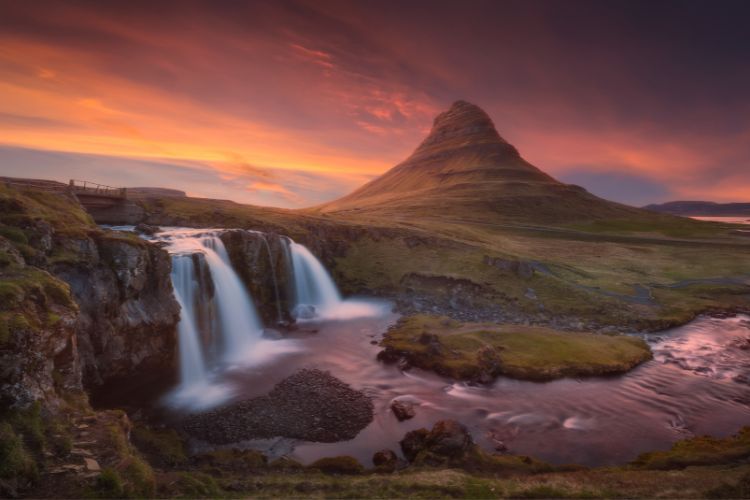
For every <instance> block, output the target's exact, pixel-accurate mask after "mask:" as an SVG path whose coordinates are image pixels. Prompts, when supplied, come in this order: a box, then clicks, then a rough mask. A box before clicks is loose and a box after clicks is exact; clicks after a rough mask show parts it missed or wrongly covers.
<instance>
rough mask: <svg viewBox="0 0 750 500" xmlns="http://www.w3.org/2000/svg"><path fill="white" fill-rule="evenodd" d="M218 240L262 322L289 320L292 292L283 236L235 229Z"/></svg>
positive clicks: (272, 322) (270, 323) (226, 232)
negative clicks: (221, 243)
mask: <svg viewBox="0 0 750 500" xmlns="http://www.w3.org/2000/svg"><path fill="white" fill-rule="evenodd" d="M221 240H222V242H223V243H224V246H225V247H226V249H227V253H228V254H229V258H230V260H231V261H232V267H233V268H234V269H235V270H236V271H237V273H238V274H239V275H240V278H241V279H242V281H243V282H244V283H245V286H246V287H247V289H248V291H249V292H250V295H251V296H252V297H253V299H254V300H255V306H256V307H257V309H258V312H259V313H260V315H261V317H262V319H263V323H264V324H266V325H272V324H276V323H277V322H288V321H290V320H291V317H290V316H289V311H290V310H291V307H290V304H291V302H292V301H293V300H294V295H293V294H294V289H293V281H292V276H291V275H290V269H289V262H288V259H287V256H286V250H285V243H284V241H283V237H281V236H279V235H277V234H273V233H259V232H255V231H245V230H241V229H237V230H231V231H225V232H224V233H222V234H221Z"/></svg>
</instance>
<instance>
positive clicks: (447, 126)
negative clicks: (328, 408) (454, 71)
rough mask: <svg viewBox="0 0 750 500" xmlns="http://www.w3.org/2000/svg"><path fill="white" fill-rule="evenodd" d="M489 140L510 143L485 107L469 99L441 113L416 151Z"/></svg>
mask: <svg viewBox="0 0 750 500" xmlns="http://www.w3.org/2000/svg"><path fill="white" fill-rule="evenodd" d="M488 142H490V143H503V144H507V143H506V141H505V140H504V139H503V138H502V137H500V134H498V133H497V130H495V124H494V123H493V122H492V119H491V118H490V117H489V115H488V114H487V113H485V111H484V110H483V109H482V108H480V107H479V106H477V105H475V104H471V103H469V102H466V101H456V102H454V103H453V104H452V105H451V107H450V108H449V109H448V110H447V111H444V112H442V113H440V114H439V115H437V117H436V118H435V121H434V122H433V124H432V130H430V134H429V135H428V136H427V138H426V139H425V140H424V141H422V144H420V146H419V147H418V148H417V151H416V152H415V153H419V154H421V153H425V152H428V151H433V150H435V149H442V148H443V147H455V146H457V145H461V144H466V143H488Z"/></svg>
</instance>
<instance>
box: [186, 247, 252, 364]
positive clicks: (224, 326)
mask: <svg viewBox="0 0 750 500" xmlns="http://www.w3.org/2000/svg"><path fill="white" fill-rule="evenodd" d="M201 244H202V246H203V252H204V253H205V256H206V262H207V264H208V268H209V269H210V271H211V277H212V278H213V280H214V285H215V292H214V293H215V300H216V307H217V309H218V312H219V330H220V338H221V340H222V343H223V345H222V351H223V353H224V357H225V358H226V359H228V360H232V361H239V360H241V358H242V356H243V354H246V353H247V351H248V348H250V347H252V345H253V344H254V343H255V342H257V341H258V340H259V339H260V337H261V334H262V333H263V327H262V325H261V323H260V320H259V319H258V313H257V312H256V310H255V306H254V305H253V303H252V301H251V300H250V296H249V295H248V293H247V291H246V290H245V286H244V285H243V284H242V281H240V278H239V276H237V273H236V272H235V271H234V269H233V268H232V264H231V263H230V261H229V255H228V254H227V250H226V248H225V247H224V243H223V242H222V241H221V239H220V238H219V237H218V236H217V235H215V234H212V235H208V236H205V237H203V238H202V239H201Z"/></svg>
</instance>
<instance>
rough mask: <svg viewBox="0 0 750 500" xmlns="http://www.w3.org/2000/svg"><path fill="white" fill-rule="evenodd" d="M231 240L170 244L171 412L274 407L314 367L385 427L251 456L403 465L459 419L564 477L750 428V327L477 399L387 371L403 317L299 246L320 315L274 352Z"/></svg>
mask: <svg viewBox="0 0 750 500" xmlns="http://www.w3.org/2000/svg"><path fill="white" fill-rule="evenodd" d="M218 234H219V233H218V232H217V231H210V230H185V229H174V230H168V231H165V232H164V233H160V234H159V235H158V236H157V239H160V240H162V241H165V242H167V244H168V246H167V250H168V251H169V252H170V253H171V254H172V255H173V263H174V264H173V275H172V279H173V283H174V287H175V293H176V297H177V300H178V301H179V302H180V304H181V306H182V307H183V313H182V315H181V321H180V324H179V336H180V361H181V383H180V386H179V387H178V388H176V390H174V391H173V392H171V393H170V394H169V395H168V397H167V401H168V402H169V403H170V405H171V408H172V410H170V411H171V412H173V413H174V414H176V415H181V414H183V413H184V412H185V411H194V410H196V409H203V408H209V407H211V406H215V405H217V404H221V403H225V402H229V401H234V400H240V399H244V398H249V397H256V396H260V395H263V394H266V393H267V392H268V391H270V390H271V389H272V388H273V386H274V385H275V384H277V383H278V382H280V381H281V380H283V379H284V378H285V377H287V376H289V375H291V374H293V373H295V372H297V371H298V370H300V369H302V368H318V369H322V370H328V371H330V372H331V374H333V375H334V376H336V377H338V378H340V379H341V380H343V381H345V382H347V383H349V384H351V385H352V386H353V387H354V388H356V389H360V390H363V391H365V392H366V393H367V394H369V395H370V396H371V397H372V398H373V402H374V405H375V418H374V420H373V422H372V423H371V424H370V425H369V426H368V427H367V428H365V429H364V430H363V431H362V432H361V433H360V434H359V435H358V436H357V437H356V438H355V439H353V440H351V441H347V442H342V443H327V444H321V443H308V442H294V441H291V440H286V439H280V438H279V439H276V440H265V441H264V442H262V443H261V442H258V443H244V445H246V446H257V447H260V448H261V449H263V450H264V451H265V452H268V453H270V454H272V455H273V454H274V453H286V452H289V453H291V454H292V456H293V457H295V458H297V459H298V460H300V461H302V462H305V463H309V462H311V461H313V460H316V459H318V458H321V457H324V456H333V455H342V454H345V455H352V456H355V457H356V458H358V459H359V460H360V461H361V462H362V463H363V464H366V465H369V464H370V463H371V462H370V460H371V457H372V454H373V453H374V452H375V451H378V450H380V449H383V448H390V449H392V450H394V451H397V452H398V451H399V444H398V442H399V440H400V439H402V438H403V436H404V434H405V433H406V432H408V431H410V430H413V429H416V428H419V427H427V428H429V427H431V426H432V425H433V424H434V423H435V422H436V421H438V420H441V419H447V418H450V419H455V420H458V421H460V422H462V423H464V424H465V425H467V426H468V427H469V429H470V431H471V433H472V435H473V437H474V439H475V441H476V442H477V443H479V445H480V446H482V447H484V448H485V449H487V450H489V451H492V450H494V449H496V448H503V449H507V450H508V452H510V453H514V454H521V455H530V456H534V457H536V458H539V459H541V460H545V461H548V462H551V463H556V464H562V463H579V464H583V465H608V464H622V463H626V462H628V461H630V460H632V459H634V458H635V457H636V456H637V455H638V454H640V453H642V452H645V451H650V450H655V449H667V448H669V447H670V446H671V445H672V444H673V443H674V442H675V441H677V440H679V439H683V438H686V437H690V436H694V435H702V434H710V435H714V436H727V435H729V434H732V433H734V432H736V431H737V430H738V429H739V428H740V427H742V426H744V425H750V317H747V316H737V317H735V318H728V319H716V318H709V317H704V318H699V319H698V320H696V321H694V322H692V323H690V324H688V325H685V326H683V327H680V328H675V329H673V330H670V331H667V332H662V333H659V334H653V335H649V336H647V341H648V342H649V343H650V344H651V346H652V350H653V352H654V360H652V361H649V362H647V363H644V364H643V365H641V366H640V367H638V368H636V369H635V370H632V371H631V372H629V373H627V374H625V375H622V376H616V377H607V378H590V379H583V380H577V379H562V380H557V381H553V382H547V383H533V382H524V381H518V380H512V379H508V378H502V377H501V378H499V379H498V380H496V381H495V382H494V383H493V384H491V385H488V386H476V385H470V384H466V383H460V382H454V381H451V380H448V379H445V378H442V377H439V376H437V375H435V374H432V373H428V372H423V371H420V370H417V369H414V370H411V371H407V372H402V371H400V370H399V369H398V368H397V367H396V366H392V365H383V364H381V363H379V362H378V361H377V360H376V355H377V353H378V351H379V350H380V348H379V347H378V346H377V345H373V343H372V342H377V341H378V340H379V339H380V338H381V337H382V335H383V333H384V332H385V331H386V330H387V328H388V327H389V326H390V325H391V324H393V322H395V321H396V320H397V316H396V315H395V314H393V313H391V312H390V305H389V304H388V303H385V302H383V301H373V300H370V301H366V300H356V301H353V300H343V299H342V298H341V296H340V294H339V292H338V290H337V289H336V286H335V284H334V283H333V281H332V279H331V277H330V275H329V274H328V272H327V271H326V270H325V268H324V267H323V266H322V264H321V263H320V262H319V261H318V260H317V259H316V258H315V257H314V256H313V255H312V253H310V252H309V250H308V249H307V248H305V247H304V246H302V245H298V244H296V243H293V242H291V243H290V245H289V248H288V250H289V253H288V256H289V257H291V261H292V264H293V265H292V271H293V273H294V276H293V278H294V282H295V285H296V304H295V306H296V307H300V306H309V307H312V308H313V309H312V311H313V314H311V315H310V316H309V317H307V318H306V319H305V321H304V322H302V323H301V326H300V327H299V328H297V329H296V330H294V331H291V332H288V338H287V339H285V340H278V341H271V340H267V339H264V338H263V337H262V330H261V327H260V322H259V321H258V318H257V315H256V314H255V309H254V307H253V304H252V301H251V298H250V297H249V296H248V295H247V293H246V291H245V289H244V287H243V286H242V283H241V282H240V281H239V279H238V278H237V275H236V273H234V271H233V269H232V268H231V265H230V264H229V260H228V258H227V255H226V250H225V249H224V247H223V244H221V240H220V239H219V238H218ZM195 254H200V255H201V256H202V259H204V261H205V265H206V266H207V268H208V271H209V272H210V275H211V277H212V279H213V281H214V283H215V285H216V286H215V292H214V293H215V295H214V297H213V299H211V298H209V297H207V296H206V295H205V290H204V289H203V288H202V287H200V286H199V285H198V283H199V281H200V276H201V275H202V273H203V271H204V270H203V269H202V268H201V267H200V265H199V266H196V262H201V259H196V258H194V257H193V256H194V255H195ZM211 304H213V305H214V306H215V309H216V314H215V315H212V310H211V308H210V307H209V306H210V305H211ZM214 316H215V317H214ZM207 318H208V319H207ZM206 325H208V326H206ZM206 329H208V330H209V332H208V335H206V334H205V333H206V332H204V331H203V330H206ZM207 344H208V345H207ZM216 344H218V348H217V349H216V351H217V352H219V353H220V355H219V356H218V357H217V358H216V359H214V358H213V357H212V356H211V352H212V350H211V349H210V348H209V347H210V345H216ZM394 399H406V400H409V401H412V402H413V403H414V404H415V405H416V413H417V415H416V417H415V418H414V419H412V420H408V421H405V422H398V421H397V420H396V418H395V417H394V416H393V414H392V413H391V411H390V404H391V403H392V402H393V400H394Z"/></svg>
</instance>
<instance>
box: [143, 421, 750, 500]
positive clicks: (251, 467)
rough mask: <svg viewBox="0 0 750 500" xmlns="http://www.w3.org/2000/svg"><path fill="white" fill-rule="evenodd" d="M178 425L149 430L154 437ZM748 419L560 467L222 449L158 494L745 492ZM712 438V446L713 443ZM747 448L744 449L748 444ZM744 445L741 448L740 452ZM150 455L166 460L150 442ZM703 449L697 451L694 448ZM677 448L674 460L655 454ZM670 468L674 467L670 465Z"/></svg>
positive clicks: (192, 461) (748, 492) (509, 460)
mask: <svg viewBox="0 0 750 500" xmlns="http://www.w3.org/2000/svg"><path fill="white" fill-rule="evenodd" d="M160 432H163V433H166V434H165V437H164V439H167V440H168V441H170V442H172V441H173V438H174V436H173V435H172V434H171V433H170V431H155V432H154V431H151V432H149V433H148V435H149V436H150V437H151V439H154V440H155V442H159V441H160V440H161V439H163V438H160V437H158V434H159V433H160ZM748 436H750V428H745V429H744V430H742V431H741V432H740V433H739V434H738V435H737V436H733V437H730V438H726V439H711V438H706V437H697V438H692V439H687V440H684V441H681V442H679V443H677V444H675V446H674V447H673V448H672V449H671V450H668V451H664V452H656V454H645V455H643V456H642V457H640V458H639V459H638V460H636V461H635V462H634V463H633V464H629V465H624V466H621V467H606V468H595V469H587V468H582V467H554V466H550V465H548V464H544V463H541V462H537V461H535V460H533V459H530V458H528V457H516V456H508V455H489V454H487V453H485V452H482V451H481V450H478V449H476V450H475V451H474V452H473V453H470V454H468V455H466V456H465V457H463V458H462V459H460V460H459V461H451V462H450V463H448V464H446V465H442V466H438V467H434V466H433V467H428V466H424V465H415V464H412V465H410V466H408V467H406V468H404V469H401V470H399V471H397V472H395V473H386V472H383V471H378V470H377V469H365V467H364V466H363V465H365V464H359V463H357V461H356V460H355V459H353V458H351V457H331V458H327V459H323V460H321V461H318V462H316V463H313V464H311V465H309V466H303V465H302V464H300V463H298V462H295V461H294V460H291V459H286V458H282V459H276V460H274V461H268V460H266V458H265V457H263V455H261V454H260V453H258V452H256V451H248V450H245V451H240V450H222V451H216V452H211V453H205V454H199V455H194V456H191V457H189V458H188V459H187V461H182V462H181V463H180V464H179V465H176V466H173V467H159V468H157V469H156V475H155V477H156V484H157V486H156V491H155V494H156V495H157V496H162V497H191V498H193V497H211V498H217V497H224V498H238V497H247V496H250V497H253V498H278V497H296V498H362V497H367V498H747V497H748V496H750V464H748V463H747V459H748V457H749V456H750V449H747V448H746V446H747V444H748V442H747V439H748ZM707 441H710V443H711V445H710V446H709V447H706V444H705V443H706V442H707ZM742 447H745V448H742ZM740 448H742V450H744V451H742V452H740V451H739V450H740ZM150 449H151V452H149V453H147V454H146V457H147V458H148V459H149V461H150V462H151V463H154V462H157V463H162V464H165V463H167V462H168V460H165V458H167V457H169V456H172V453H171V452H168V453H167V455H165V456H160V455H159V454H160V449H159V448H158V447H151V448H150ZM697 449H699V450H701V452H700V453H699V454H696V453H695V450H697ZM655 456H658V457H669V466H667V467H665V466H664V463H663V462H661V461H654V457H655ZM666 469H668V470H666Z"/></svg>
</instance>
